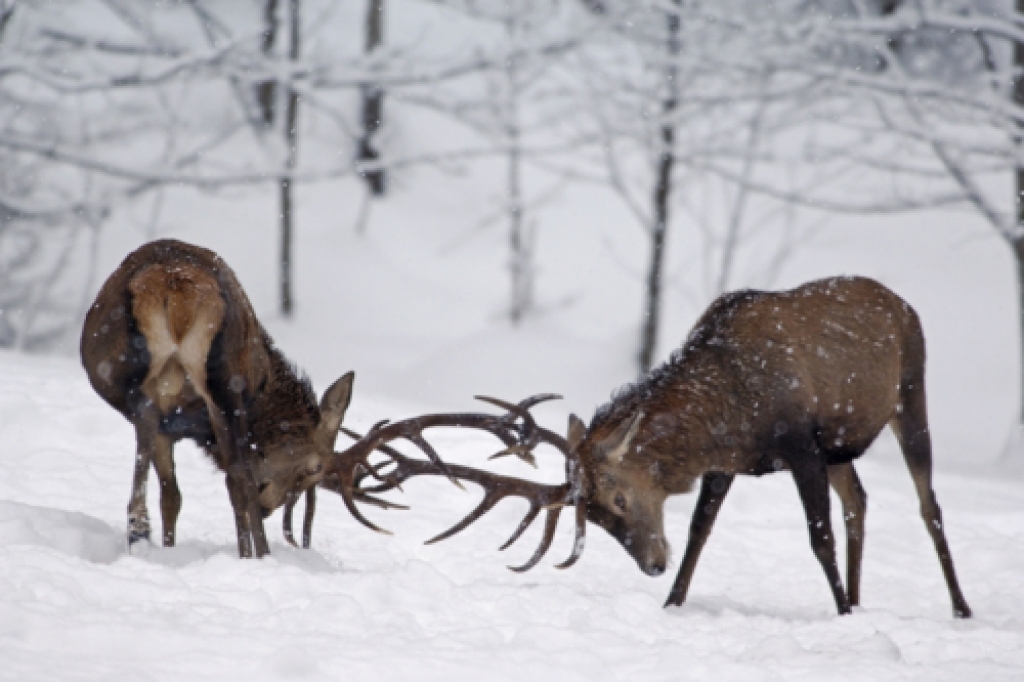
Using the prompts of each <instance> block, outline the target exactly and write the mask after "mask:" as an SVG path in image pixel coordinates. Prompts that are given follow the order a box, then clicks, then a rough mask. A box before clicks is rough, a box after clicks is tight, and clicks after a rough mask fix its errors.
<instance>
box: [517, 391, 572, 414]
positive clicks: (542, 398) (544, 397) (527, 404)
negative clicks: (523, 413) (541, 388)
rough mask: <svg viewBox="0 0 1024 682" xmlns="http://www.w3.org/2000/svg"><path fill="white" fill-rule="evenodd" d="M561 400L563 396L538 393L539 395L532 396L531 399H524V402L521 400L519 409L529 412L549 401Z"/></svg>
mask: <svg viewBox="0 0 1024 682" xmlns="http://www.w3.org/2000/svg"><path fill="white" fill-rule="evenodd" d="M561 399H562V396H560V395H558V394H557V393H538V394H537V395H531V396H530V397H529V398H524V399H523V400H520V401H519V407H522V408H523V409H526V410H528V409H530V408H531V407H533V406H534V405H540V404H541V403H546V402H548V401H549V400H561Z"/></svg>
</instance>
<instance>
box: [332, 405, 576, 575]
mask: <svg viewBox="0 0 1024 682" xmlns="http://www.w3.org/2000/svg"><path fill="white" fill-rule="evenodd" d="M558 397H559V396H554V395H548V394H545V395H537V396H533V397H531V398H527V399H526V400H523V401H522V402H520V403H519V404H517V405H516V404H512V403H507V402H505V401H502V400H498V399H496V398H488V397H482V396H478V398H479V399H480V400H483V401H485V402H488V403H491V404H492V405H496V406H498V407H501V408H503V409H505V410H507V412H506V414H505V415H502V416H501V417H492V416H489V415H473V416H474V417H476V418H477V419H476V420H475V423H474V426H476V427H478V428H482V429H485V430H487V431H489V432H491V433H493V434H495V435H496V436H498V437H499V438H501V439H502V440H503V441H504V442H505V444H506V445H507V446H508V447H506V449H505V450H502V451H501V452H499V453H497V454H495V455H492V457H491V459H494V458H495V457H502V456H505V455H510V454H513V455H516V456H518V457H520V458H521V459H523V460H524V461H527V462H530V463H531V464H533V463H534V457H533V455H532V450H533V448H535V447H536V446H537V445H539V444H540V443H548V444H549V445H552V446H554V447H555V448H556V449H557V450H559V451H560V452H561V453H562V454H563V455H564V456H565V457H566V478H567V480H566V482H565V483H563V484H561V485H547V484H543V483H536V482H534V481H527V480H523V479H520V478H513V477H511V476H502V475H500V474H494V473H490V472H487V471H481V470H479V469H474V468H471V467H466V466H460V465H454V464H449V465H447V467H446V468H445V469H442V468H441V467H439V466H438V465H437V464H436V463H435V462H427V461H423V460H418V459H413V458H411V457H407V456H405V455H403V454H402V453H400V452H398V451H397V450H395V449H394V448H391V447H389V446H387V445H386V444H380V445H377V446H376V447H377V449H378V450H380V451H381V452H383V453H384V454H386V455H387V456H388V457H389V458H390V459H391V462H386V463H383V464H379V465H374V466H371V467H370V468H369V470H368V475H370V476H373V477H374V478H376V479H378V480H381V479H383V482H382V483H380V484H379V485H376V486H373V487H370V488H363V489H361V491H365V492H367V493H371V492H372V493H380V492H386V491H388V490H393V489H394V488H397V487H399V486H400V485H401V484H402V483H403V482H404V481H406V480H408V479H410V478H412V477H413V476H424V475H426V476H449V477H451V476H454V477H455V478H458V479H462V480H465V481H470V482H472V483H476V484H477V485H479V486H480V487H482V488H483V489H484V491H485V493H484V498H483V500H482V501H481V502H480V504H479V505H477V507H476V508H475V509H474V510H473V511H471V512H470V513H469V514H468V515H467V516H466V517H465V518H464V519H462V520H461V521H460V522H459V523H457V524H455V525H454V526H452V527H451V528H449V529H448V530H446V531H445V532H443V533H441V534H440V535H438V536H436V537H434V538H432V539H430V540H428V541H427V544H432V543H434V542H440V541H441V540H446V539H448V538H450V537H452V536H453V535H455V534H457V533H459V532H461V531H462V530H464V529H466V528H467V527H468V526H469V525H471V524H472V523H473V522H475V521H476V520H477V519H479V518H480V517H482V516H483V515H484V514H486V513H487V512H488V511H490V510H491V509H493V508H494V507H495V506H496V505H497V504H498V503H499V502H501V501H502V500H503V499H505V498H506V497H512V496H515V497H522V498H524V499H526V500H527V501H528V502H529V503H530V509H529V511H528V512H527V513H526V516H525V517H524V518H523V520H522V521H521V522H520V524H519V527H518V528H516V530H515V532H514V533H513V534H512V537H510V538H509V539H508V541H507V542H505V544H503V545H502V546H501V548H500V549H502V550H504V549H506V548H508V547H510V546H511V545H512V544H513V543H514V542H515V541H516V540H518V539H519V538H520V537H521V536H522V534H523V533H524V532H525V531H526V529H527V528H529V527H530V525H531V524H532V523H533V522H534V520H536V518H537V516H538V515H539V514H540V512H541V510H542V509H543V510H546V511H547V518H546V519H545V523H544V533H543V535H542V537H541V542H540V545H539V546H538V547H537V550H536V551H535V552H534V554H533V556H532V557H531V558H530V560H529V561H527V562H526V563H525V564H523V565H522V566H517V567H512V566H510V567H509V568H510V569H511V570H513V571H517V572H522V571H528V570H530V569H531V568H533V567H534V566H536V565H537V563H538V562H539V561H540V560H541V559H542V558H543V557H544V555H545V554H546V553H547V551H548V549H549V548H550V547H551V542H552V540H553V539H554V535H555V529H556V528H557V526H558V517H559V515H560V514H561V512H562V508H563V507H565V506H568V505H573V506H574V507H575V508H576V537H575V542H574V543H573V550H572V554H571V555H570V556H569V558H568V559H566V560H565V561H564V562H562V563H561V564H558V566H557V568H568V567H569V566H572V565H573V564H574V563H576V561H577V560H578V559H579V558H580V555H581V554H582V553H583V547H584V543H585V539H586V523H587V510H586V500H585V498H584V490H585V487H584V483H583V470H582V467H581V466H580V463H579V460H578V459H577V457H576V455H575V453H574V452H572V449H571V448H570V446H569V443H568V442H567V441H566V439H564V438H562V437H561V436H559V435H558V434H556V433H554V432H552V431H549V430H547V429H545V428H542V427H539V426H538V425H537V423H536V422H535V421H534V419H533V416H532V415H531V414H530V412H529V409H530V408H531V407H533V406H534V405H537V404H538V403H541V402H544V401H546V400H553V399H555V398H558ZM342 430H343V431H344V432H345V434H346V435H348V436H349V437H351V438H359V439H360V441H362V438H361V437H360V436H359V435H358V434H356V433H354V432H352V431H349V430H348V429H342ZM510 440H512V441H514V442H511V443H510ZM392 464H393V465H394V468H393V469H390V470H389V471H387V473H384V474H383V475H382V471H383V470H384V469H385V468H387V467H389V466H392Z"/></svg>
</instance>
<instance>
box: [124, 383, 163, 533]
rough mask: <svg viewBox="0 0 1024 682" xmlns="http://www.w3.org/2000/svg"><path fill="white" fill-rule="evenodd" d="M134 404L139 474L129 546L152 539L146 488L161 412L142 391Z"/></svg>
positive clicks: (130, 518) (135, 480) (130, 504)
mask: <svg viewBox="0 0 1024 682" xmlns="http://www.w3.org/2000/svg"><path fill="white" fill-rule="evenodd" d="M138 398H139V399H138V402H137V404H136V405H135V407H134V411H135V412H136V414H137V418H136V419H135V422H134V424H135V473H134V475H133V476H132V495H131V499H130V500H129V501H128V547H129V548H131V546H132V545H133V544H135V543H136V542H138V541H139V540H149V533H150V528H149V510H148V509H147V508H146V487H147V485H148V483H149V465H150V463H152V461H153V456H154V454H155V452H156V450H157V448H158V445H157V442H158V440H159V439H160V437H161V434H160V432H159V423H160V414H159V412H158V411H157V409H156V405H154V404H153V401H152V400H150V399H149V398H147V397H145V396H144V395H142V394H141V393H140V394H139V396H138Z"/></svg>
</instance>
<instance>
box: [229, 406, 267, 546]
mask: <svg viewBox="0 0 1024 682" xmlns="http://www.w3.org/2000/svg"><path fill="white" fill-rule="evenodd" d="M233 414H234V419H233V420H232V421H233V427H234V428H233V432H234V433H233V435H234V436H235V438H234V440H233V441H232V442H233V443H234V445H235V457H236V459H235V461H236V462H238V463H240V464H241V466H242V470H243V471H244V476H245V479H244V480H245V487H246V490H247V492H246V502H247V504H246V507H245V510H246V513H247V515H248V519H249V532H250V533H251V534H252V543H253V550H254V551H255V552H256V557H257V558H262V557H264V556H266V555H267V554H270V543H269V542H268V541H267V532H266V529H264V527H263V507H262V506H260V489H259V483H258V476H257V471H258V467H259V454H258V453H257V451H256V450H255V449H254V448H253V447H252V444H251V440H250V437H249V422H248V420H247V419H246V415H245V409H244V408H243V407H241V406H238V407H236V408H235V409H234V410H233Z"/></svg>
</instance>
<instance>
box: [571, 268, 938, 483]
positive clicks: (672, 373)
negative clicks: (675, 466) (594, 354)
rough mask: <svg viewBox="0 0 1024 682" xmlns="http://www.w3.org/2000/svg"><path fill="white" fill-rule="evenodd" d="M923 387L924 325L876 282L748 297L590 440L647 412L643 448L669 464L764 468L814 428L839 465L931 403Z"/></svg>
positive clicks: (598, 425)
mask: <svg viewBox="0 0 1024 682" xmlns="http://www.w3.org/2000/svg"><path fill="white" fill-rule="evenodd" d="M923 382H924V339H923V335H922V332H921V326H920V322H919V321H918V318H917V315H916V314H915V313H914V311H913V310H912V309H911V308H910V306H909V305H907V304H906V303H905V302H904V301H903V300H902V299H900V298H899V297H898V296H896V294H894V293H893V292H891V291H890V290H888V289H887V288H885V287H884V286H882V285H881V284H879V283H878V282H875V281H873V280H870V279H865V278H855V277H844V278H833V279H827V280H820V281H816V282H811V283H809V284H806V285H804V286H801V287H798V288H796V289H793V290H790V291H783V292H763V291H740V292H736V293H732V294H727V295H725V296H722V297H721V298H719V299H718V300H717V301H715V303H713V304H712V305H711V307H710V308H708V310H707V311H706V312H705V313H704V315H703V316H702V317H701V318H700V319H699V320H698V322H697V324H696V325H695V326H694V329H693V331H692V332H691V333H690V336H689V337H688V339H687V341H686V343H685V344H684V346H683V347H682V348H681V349H680V350H679V351H677V352H676V353H675V354H674V355H673V356H672V358H671V359H670V360H669V361H668V362H666V363H665V364H664V365H662V366H661V367H659V368H658V369H656V370H654V371H653V372H651V373H650V374H649V375H647V376H646V377H644V378H643V379H642V380H641V381H640V382H638V383H637V384H635V385H633V386H630V387H627V388H626V389H624V390H622V391H621V392H620V393H619V394H618V395H616V396H615V397H614V398H613V400H612V402H611V403H609V404H607V405H605V406H604V407H603V408H601V409H600V410H599V411H598V413H597V415H595V419H594V422H593V423H592V424H591V429H590V430H591V432H592V433H591V436H589V437H590V438H593V439H594V440H595V441H599V440H601V439H602V438H605V437H607V435H608V434H609V433H611V432H612V430H613V429H615V428H616V427H617V426H618V425H619V424H621V423H622V422H623V421H624V420H626V419H628V418H630V416H631V415H633V414H636V413H637V412H638V411H642V412H644V413H645V414H647V415H648V419H647V420H645V423H650V427H649V429H647V430H643V431H642V432H641V435H640V440H641V441H646V442H647V444H648V446H649V447H650V451H649V454H650V455H651V456H652V457H659V458H663V459H665V460H666V462H672V461H676V455H677V453H678V452H680V450H681V449H685V450H687V451H689V452H694V451H700V452H706V453H708V454H707V457H708V458H709V461H710V459H714V458H716V457H718V454H714V455H713V454H711V453H722V452H724V453H727V454H728V456H729V457H736V458H738V459H741V460H748V459H749V460H750V462H757V461H758V460H759V457H760V454H759V453H762V452H764V451H765V450H766V449H767V448H768V447H769V446H770V445H771V444H772V443H776V442H778V438H779V436H780V435H785V433H786V432H787V431H789V432H792V431H794V430H796V429H810V430H812V431H813V432H814V433H815V434H816V436H815V437H816V439H817V440H818V443H819V445H820V446H821V447H822V449H823V450H824V451H826V454H827V455H828V457H829V460H830V461H837V462H838V461H844V460H845V461H848V460H849V459H852V458H854V457H856V456H859V455H860V454H861V453H862V452H863V451H864V450H865V449H866V448H867V447H868V445H870V443H871V442H872V441H873V440H874V439H875V437H876V436H877V435H878V433H879V432H880V431H881V430H882V428H884V426H885V425H886V424H887V423H888V422H889V421H890V420H891V419H892V418H893V416H894V415H895V414H897V413H898V411H899V410H900V409H901V405H902V403H903V402H904V401H905V400H906V398H907V392H908V391H916V392H918V393H919V394H920V395H923V393H922V392H923V388H924V386H923ZM921 399H922V400H923V398H921ZM680 439H683V440H680ZM737 452H741V453H743V454H742V455H737V454H734V453H737ZM748 455H749V456H748ZM716 461H717V460H716ZM738 463H739V462H738ZM704 464H705V463H704V462H703V461H701V462H700V463H699V466H701V467H702V466H704ZM742 466H745V465H741V468H742ZM750 466H754V464H750ZM691 473H692V472H691Z"/></svg>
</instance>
